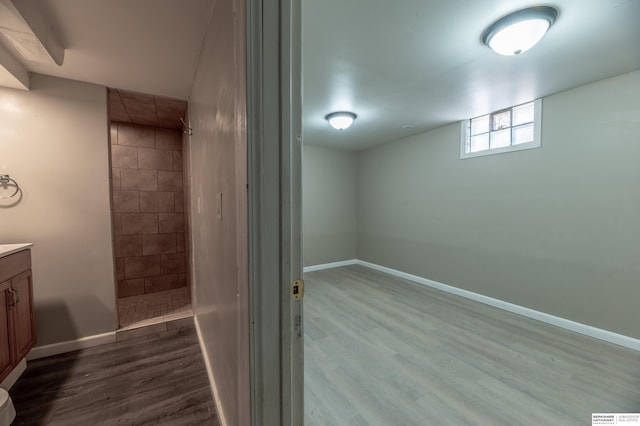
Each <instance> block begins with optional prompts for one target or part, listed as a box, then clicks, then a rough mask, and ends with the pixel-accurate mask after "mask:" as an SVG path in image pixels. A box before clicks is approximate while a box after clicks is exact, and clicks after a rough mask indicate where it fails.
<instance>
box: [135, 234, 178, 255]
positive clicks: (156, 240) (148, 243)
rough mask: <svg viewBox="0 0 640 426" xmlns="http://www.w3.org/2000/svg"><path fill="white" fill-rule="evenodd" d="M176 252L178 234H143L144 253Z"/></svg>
mask: <svg viewBox="0 0 640 426" xmlns="http://www.w3.org/2000/svg"><path fill="white" fill-rule="evenodd" d="M175 252H176V234H156V235H143V236H142V254H143V255H145V256H146V255H150V254H168V253H175Z"/></svg>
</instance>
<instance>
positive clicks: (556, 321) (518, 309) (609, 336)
mask: <svg viewBox="0 0 640 426" xmlns="http://www.w3.org/2000/svg"><path fill="white" fill-rule="evenodd" d="M349 262H351V263H349V264H350V265H353V264H357V265H361V266H364V267H367V268H371V269H375V270H377V271H381V272H385V273H387V274H389V275H393V276H396V277H399V278H404V279H406V280H409V281H413V282H415V283H418V284H422V285H426V286H428V287H432V288H436V289H438V290H442V291H445V292H447V293H451V294H455V295H457V296H461V297H464V298H466V299H470V300H475V301H476V302H480V303H484V304H486V305H490V306H493V307H496V308H499V309H502V310H505V311H508V312H512V313H514V314H518V315H522V316H524V317H527V318H531V319H534V320H538V321H542V322H544V323H547V324H551V325H555V326H556V327H561V328H564V329H566V330H571V331H574V332H576V333H580V334H583V335H585V336H589V337H593V338H594V339H598V340H603V341H605V342H609V343H613V344H615V345H619V346H624V347H625V348H629V349H633V350H636V351H640V340H638V339H634V338H632V337H628V336H624V335H622V334H618V333H614V332H611V331H607V330H603V329H601V328H596V327H592V326H590V325H586V324H581V323H579V322H575V321H571V320H568V319H565V318H560V317H557V316H554V315H550V314H546V313H544V312H540V311H536V310H533V309H529V308H525V307H524V306H519V305H515V304H513V303H509V302H505V301H502V300H499V299H494V298H493V297H488V296H483V295H482V294H478V293H474V292H472V291H468V290H463V289H460V288H457V287H453V286H450V285H447V284H442V283H439V282H437V281H433V280H430V279H427V278H423V277H419V276H417V275H412V274H408V273H406V272H402V271H398V270H396V269H391V268H387V267H386V266H380V265H376V264H375V263H371V262H365V261H363V260H355V262H352V261H349ZM337 263H341V262H337ZM319 266H324V265H319ZM340 266H344V265H340ZM320 269H326V268H320ZM316 270H317V269H316ZM305 272H306V270H305Z"/></svg>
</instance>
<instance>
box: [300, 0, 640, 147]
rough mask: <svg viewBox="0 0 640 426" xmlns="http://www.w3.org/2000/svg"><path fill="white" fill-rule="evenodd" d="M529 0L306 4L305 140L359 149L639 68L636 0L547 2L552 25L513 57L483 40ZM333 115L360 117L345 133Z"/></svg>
mask: <svg viewBox="0 0 640 426" xmlns="http://www.w3.org/2000/svg"><path fill="white" fill-rule="evenodd" d="M532 4H536V3H535V2H532V1H531V0H502V1H500V0H473V1H471V0H400V1H389V0H306V1H303V17H304V18H303V33H304V36H303V58H304V59H303V65H304V72H303V76H304V99H303V105H304V108H303V113H304V126H305V127H304V142H305V143H307V144H313V145H326V146H332V147H336V148H344V149H349V150H358V149H363V148H366V147H369V146H373V145H376V144H380V143H383V142H386V141H389V140H394V139H397V138H400V137H404V136H409V135H412V134H415V133H420V132H424V131H426V130H429V129H433V128H436V127H439V126H442V125H445V124H447V123H451V122H454V121H458V120H461V119H464V118H470V117H474V116H478V115H482V114H485V113H488V112H491V111H495V110H498V109H501V108H504V107H507V106H510V105H514V104H518V103H521V102H525V101H529V100H532V99H535V98H539V97H542V96H545V95H549V94H552V93H556V92H559V91H563V90H566V89H569V88H572V87H576V86H579V85H582V84H585V83H589V82H593V81H596V80H600V79H603V78H607V77H611V76H614V75H618V74H622V73H625V72H628V71H632V70H636V69H640V1H638V0H552V3H550V4H552V5H555V6H556V7H557V8H559V9H560V14H559V17H558V19H557V20H556V23H555V25H554V26H553V27H552V28H551V29H550V30H549V32H548V33H547V35H546V36H545V37H544V38H543V39H542V41H541V42H540V44H538V45H537V46H535V47H534V48H533V49H531V50H529V51H527V52H525V53H523V54H522V55H520V56H516V57H504V56H500V55H497V54H496V53H494V52H493V51H491V50H489V49H488V48H487V47H486V46H484V45H483V44H482V43H481V41H480V36H481V34H482V32H483V31H484V30H485V28H486V27H488V26H489V25H490V24H491V23H493V22H494V21H495V20H496V19H498V18H500V17H502V16H504V15H506V14H508V13H510V12H512V11H515V10H518V9H520V8H524V7H527V6H530V5H532ZM336 110H349V111H353V112H355V113H356V114H358V118H357V119H356V121H355V122H354V124H353V126H352V127H351V128H349V129H347V130H343V131H337V130H334V129H332V128H331V127H330V126H329V125H328V123H327V122H326V121H325V120H324V116H325V115H326V114H327V113H329V112H332V111H336ZM404 125H413V126H415V127H414V128H409V129H403V126H404Z"/></svg>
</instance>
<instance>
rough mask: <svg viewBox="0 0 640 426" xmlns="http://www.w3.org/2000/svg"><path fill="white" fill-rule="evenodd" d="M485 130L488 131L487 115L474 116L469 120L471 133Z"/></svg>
mask: <svg viewBox="0 0 640 426" xmlns="http://www.w3.org/2000/svg"><path fill="white" fill-rule="evenodd" d="M487 132H489V115H483V116H482V117H478V118H474V119H473V120H471V134H472V135H477V134H478V133H487Z"/></svg>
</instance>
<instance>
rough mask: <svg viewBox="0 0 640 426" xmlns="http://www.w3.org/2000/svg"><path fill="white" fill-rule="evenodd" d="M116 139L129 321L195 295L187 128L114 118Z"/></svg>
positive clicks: (117, 249) (115, 182) (124, 308)
mask: <svg viewBox="0 0 640 426" xmlns="http://www.w3.org/2000/svg"><path fill="white" fill-rule="evenodd" d="M112 120H113V117H112ZM110 141H111V142H110V143H111V147H110V148H111V150H110V155H111V158H110V160H111V179H112V182H111V188H112V190H111V191H112V194H111V195H112V203H111V208H112V229H113V246H114V254H115V273H116V280H117V295H118V304H119V306H120V308H121V309H119V311H120V312H119V314H120V315H119V316H120V318H119V320H120V326H121V327H124V326H127V325H129V324H130V323H131V322H132V321H139V320H142V319H148V318H144V317H149V316H161V315H165V314H167V313H168V312H169V313H171V312H172V309H173V311H175V306H172V299H173V300H180V301H181V302H180V303H182V304H183V302H182V301H183V300H184V299H185V295H186V298H187V300H188V284H189V278H188V273H187V272H188V271H187V263H188V259H187V256H188V252H187V232H188V227H187V224H186V220H185V199H184V191H185V188H184V182H185V179H184V177H183V157H182V131H181V130H180V129H170V128H163V127H157V126H146V125H138V124H132V123H124V122H117V121H112V122H111V136H110ZM179 289H182V291H180V290H179ZM154 294H156V296H155V297H154V296H153V295H154ZM143 295H150V296H149V297H146V298H145V297H140V296H143ZM151 301H155V302H153V303H151ZM174 305H175V303H174ZM135 306H138V308H135ZM136 309H137V312H136V311H135V310H136ZM142 311H144V312H142ZM125 317H126V318H125Z"/></svg>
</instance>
